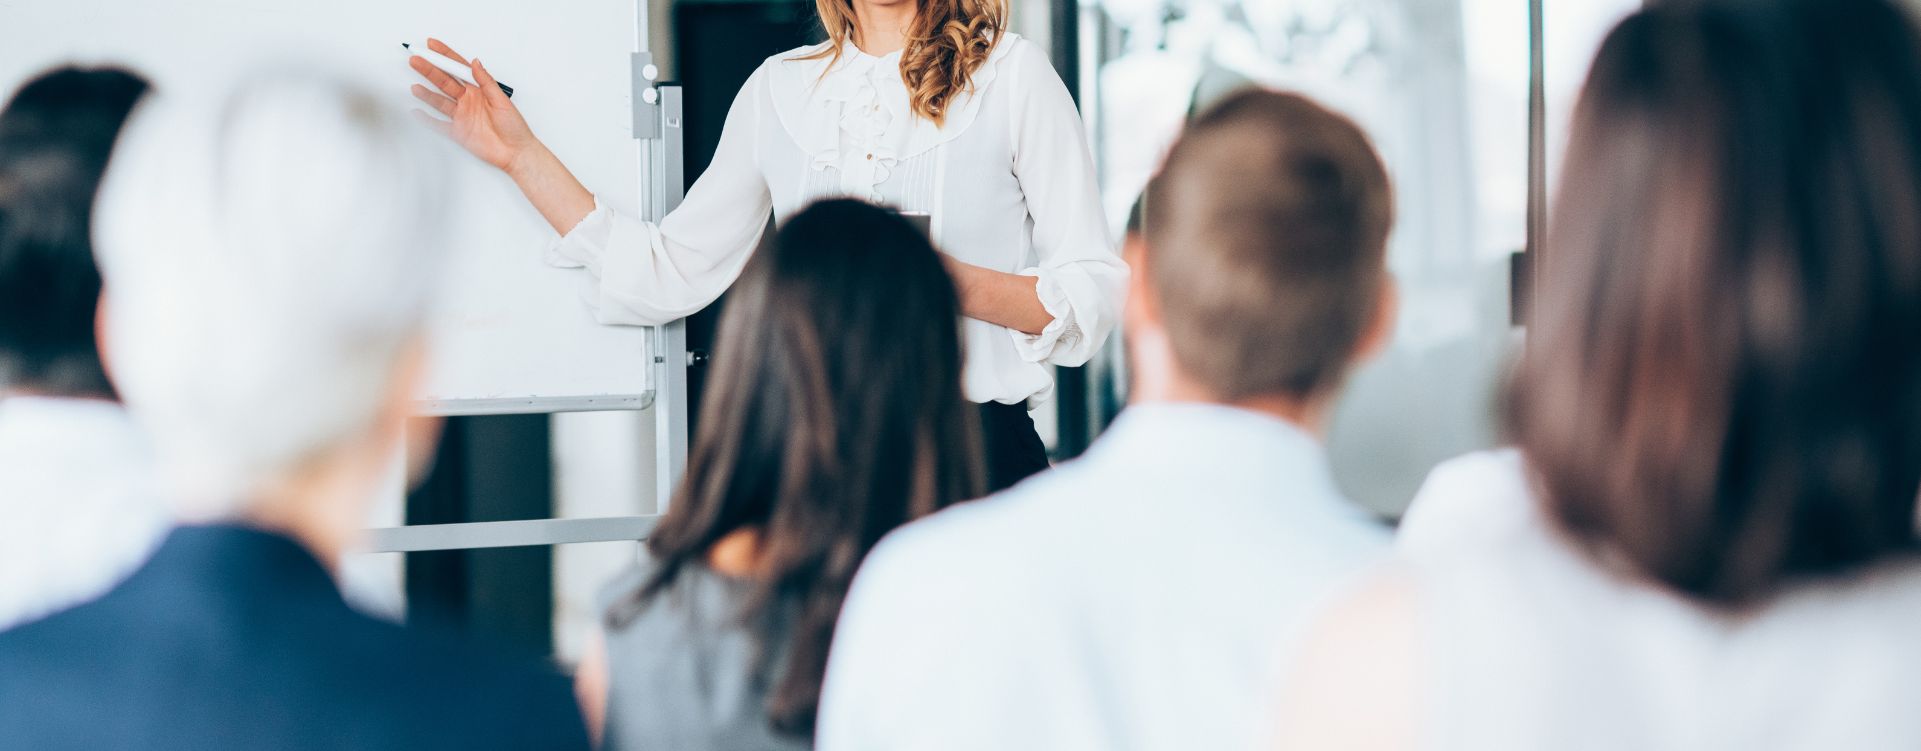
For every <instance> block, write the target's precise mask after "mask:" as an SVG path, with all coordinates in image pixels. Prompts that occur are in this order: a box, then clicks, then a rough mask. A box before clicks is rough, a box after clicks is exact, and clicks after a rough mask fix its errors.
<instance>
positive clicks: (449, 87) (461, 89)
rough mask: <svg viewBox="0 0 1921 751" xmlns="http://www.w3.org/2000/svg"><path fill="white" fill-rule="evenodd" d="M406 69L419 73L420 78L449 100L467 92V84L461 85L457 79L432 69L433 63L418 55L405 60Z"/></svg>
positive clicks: (442, 71) (444, 72)
mask: <svg viewBox="0 0 1921 751" xmlns="http://www.w3.org/2000/svg"><path fill="white" fill-rule="evenodd" d="M407 67H409V68H413V69H414V72H415V73H419V74H420V75H421V77H422V78H425V79H427V82H428V83H431V84H433V85H434V88H436V89H440V93H442V94H446V95H447V98H449V99H459V98H460V95H461V94H464V93H466V91H467V84H464V83H461V82H460V80H459V79H457V78H454V77H453V76H450V75H447V72H446V71H444V70H441V69H439V68H436V67H434V64H433V63H430V62H427V60H426V58H423V57H421V56H419V55H414V56H412V57H409V58H407Z"/></svg>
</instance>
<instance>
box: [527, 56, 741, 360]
mask: <svg viewBox="0 0 1921 751" xmlns="http://www.w3.org/2000/svg"><path fill="white" fill-rule="evenodd" d="M765 85H766V83H765V81H764V76H763V74H762V73H761V72H760V71H756V72H755V73H754V75H753V76H752V77H750V78H748V79H747V83H746V84H745V85H743V86H741V87H740V93H739V94H738V95H736V96H735V97H734V104H733V106H732V107H731V108H729V109H728V110H727V121H726V123H725V124H724V125H723V126H722V128H721V134H720V145H719V146H718V147H717V148H716V149H715V150H714V161H713V163H712V164H710V165H708V167H707V171H706V172H703V173H701V176H700V179H699V180H696V181H695V182H694V186H693V187H692V188H690V189H688V191H687V196H686V198H685V199H683V200H682V201H681V204H680V206H679V207H678V208H676V209H674V210H673V211H672V212H669V213H668V214H667V216H666V217H665V218H664V219H662V220H661V221H660V223H659V224H655V223H653V222H647V221H642V220H641V219H639V218H637V217H634V216H631V215H629V214H626V213H623V212H620V211H616V210H614V209H612V208H609V207H608V206H606V205H604V204H602V203H600V200H599V198H595V200H594V210H593V211H592V212H591V213H589V214H587V216H586V217H585V218H583V219H581V220H580V223H579V224H577V225H575V226H574V228H573V229H572V230H569V231H568V232H567V234H566V235H563V236H561V238H560V239H558V240H556V241H555V242H554V244H553V245H552V246H551V247H549V248H548V250H547V255H546V259H547V261H548V262H549V263H552V264H554V265H557V266H567V267H584V268H586V269H587V270H588V271H589V272H591V273H593V275H594V276H596V277H598V278H599V280H600V285H599V294H597V295H596V296H595V298H596V299H595V310H596V317H597V318H598V319H599V320H600V322H601V323H623V324H639V325H659V324H664V323H668V322H670V321H673V320H676V319H679V318H684V317H686V316H687V315H689V314H691V313H694V312H695V311H698V310H700V309H701V308H704V307H707V304H708V303H711V302H713V301H714V298H716V297H719V296H720V293H721V292H724V291H726V289H727V287H728V286H729V285H731V284H733V283H734V279H735V278H736V277H738V276H740V270H741V268H742V267H743V266H745V265H746V264H747V259H748V257H749V256H751V255H752V254H753V251H754V246H755V245H757V244H758V243H759V242H760V235H761V232H762V231H764V230H765V229H766V227H767V218H768V215H769V213H770V212H771V211H772V210H773V204H772V198H771V196H770V194H769V192H768V188H767V181H766V179H765V178H764V177H763V176H762V174H761V170H760V167H759V164H758V160H759V155H758V153H757V149H756V146H755V144H756V140H755V139H756V134H757V133H758V131H759V120H760V118H761V117H763V116H765V115H763V113H762V111H761V110H762V103H763V102H764V101H765V99H766V95H765V93H764V92H763V87H764V86H765Z"/></svg>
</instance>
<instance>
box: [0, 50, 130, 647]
mask: <svg viewBox="0 0 1921 751" xmlns="http://www.w3.org/2000/svg"><path fill="white" fill-rule="evenodd" d="M146 91H147V82H146V81H145V80H143V79H141V78H140V76H138V75H135V74H133V73H129V72H127V71H124V70H116V69H111V68H105V69H81V68H61V69H57V70H53V71H49V72H47V73H45V74H42V75H40V76H39V77H36V78H34V79H33V80H31V81H28V82H27V84H26V85H25V86H23V87H21V89H20V91H19V92H17V93H15V94H14V96H13V99H12V100H11V101H9V102H8V103H7V106H6V109H5V110H3V111H0V629H5V628H7V627H9V626H12V625H15V624H17V623H20V622H23V621H27V620H31V619H33V618H37V617H40V616H43V615H46V614H48V613H51V612H53V611H55V610H59V609H61V608H65V607H68V606H71V605H75V604H78V603H80V602H83V601H86V600H88V599H91V598H93V597H96V596H98V595H99V594H100V593H102V592H105V591H107V590H108V589H109V588H111V587H112V586H113V585H114V584H116V583H118V582H119V581H120V579H121V578H122V577H125V576H126V575H127V574H128V573H129V572H131V571H132V570H133V569H134V567H136V566H139V565H140V562H141V561H143V560H145V559H146V556H147V554H148V553H150V552H152V550H153V547H154V545H156V544H158V543H159V541H160V537H161V536H162V535H164V534H165V533H166V530H167V522H166V520H167V517H166V514H165V513H164V511H163V506H162V505H161V504H160V503H158V502H156V501H155V500H154V498H153V496H152V494H151V493H150V492H149V491H150V490H151V483H150V477H149V476H148V474H147V469H148V467H149V462H148V459H149V457H148V455H147V452H146V448H145V446H144V445H143V444H142V442H141V440H140V438H139V436H138V433H137V432H136V431H135V430H134V429H133V426H132V423H131V421H129V420H128V419H127V416H126V414H125V412H124V411H122V409H121V408H120V405H119V404H118V403H116V401H115V396H114V391H113V386H111V385H109V384H108V382H107V374H106V371H105V369H104V368H103V367H102V366H101V364H100V355H99V350H98V348H97V347H96V346H95V343H94V310H95V309H96V308H97V307H98V303H99V298H100V272H99V270H98V269H96V268H94V265H93V247H92V242H91V240H90V238H89V234H90V232H89V226H90V217H91V215H92V213H93V194H94V190H95V188H97V187H98V186H99V184H100V173H101V172H102V171H103V170H105V169H106V166H107V153H108V152H109V151H110V150H112V148H113V141H114V137H115V136H117V135H118V134H119V133H120V124H121V122H122V121H124V120H125V119H126V117H127V112H128V111H130V110H131V109H132V108H133V105H134V102H135V101H137V100H138V99H139V98H140V96H141V95H142V94H144V93H146Z"/></svg>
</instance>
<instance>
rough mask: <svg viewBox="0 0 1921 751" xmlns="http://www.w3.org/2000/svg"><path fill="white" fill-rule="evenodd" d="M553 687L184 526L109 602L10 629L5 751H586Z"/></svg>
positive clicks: (313, 573)
mask: <svg viewBox="0 0 1921 751" xmlns="http://www.w3.org/2000/svg"><path fill="white" fill-rule="evenodd" d="M586 747H587V739H586V731H585V729H584V727H583V723H582V720H581V718H580V714H579V711H578V710H577V708H576V706H575V704H574V700H573V694H572V692H571V691H570V690H569V689H568V686H567V683H566V681H565V680H564V679H563V678H562V677H561V676H560V675H559V674H558V673H556V672H554V671H550V670H540V669H536V668H533V667H529V666H520V665H517V664H514V663H510V662H507V661H505V660H501V659H499V658H495V657H491V656H488V655H486V654H485V653H481V652H476V651H471V650H469V649H467V648H465V647H463V646H462V645H460V644H459V643H458V642H456V641H452V640H448V639H438V638H433V637H432V636H430V635H428V634H425V633H422V632H420V631H417V630H413V629H408V628H405V627H402V626H398V625H394V624H391V623H387V622H384V621H380V620H376V619H373V618H369V617H367V616H364V615H361V614H359V613H357V612H355V611H353V610H351V609H349V608H348V607H347V605H346V603H345V602H344V601H342V600H341V597H340V593H339V591H338V590H337V589H335V587H334V583H333V580H332V579H331V578H330V577H329V576H328V575H327V572H326V571H325V570H324V569H323V568H322V567H321V565H320V563H319V562H318V561H316V560H315V559H314V557H313V556H312V555H310V554H309V553H308V552H307V550H306V549H305V548H303V547H301V546H300V545H298V544H297V543H295V542H293V541H292V540H290V539H288V538H286V537H282V536H279V535H275V534H269V533H267V532H262V531H258V530H253V529H247V528H244V527H235V526H211V527H184V528H181V529H179V530H176V531H174V532H173V534H172V535H170V536H169V537H168V538H167V540H166V542H165V543H163V544H162V545H161V546H160V549H159V550H158V551H156V552H155V553H154V556H153V558H152V560H150V561H148V563H147V564H146V565H145V566H143V567H142V568H141V569H140V570H139V571H137V572H135V573H134V575H133V576H132V577H130V578H129V579H128V580H127V581H126V582H125V583H123V584H121V585H120V586H119V587H117V588H115V589H114V590H113V591H111V592H109V593H107V594H106V595H105V596H104V597H102V598H101V599H99V600H97V601H95V602H92V603H89V604H86V605H81V606H79V607H77V608H74V609H72V610H68V611H65V612H62V613H58V614H55V615H53V616H50V617H48V618H46V619H43V620H40V621H36V622H33V623H28V624H25V625H22V626H19V627H16V628H14V629H12V630H9V631H5V632H0V749H123V748H128V749H136V748H137V749H241V748H245V749H353V750H356V751H359V750H363V749H364V750H368V751H371V750H373V749H383V750H384V749H432V748H450V749H451V748H461V749H584V748H586Z"/></svg>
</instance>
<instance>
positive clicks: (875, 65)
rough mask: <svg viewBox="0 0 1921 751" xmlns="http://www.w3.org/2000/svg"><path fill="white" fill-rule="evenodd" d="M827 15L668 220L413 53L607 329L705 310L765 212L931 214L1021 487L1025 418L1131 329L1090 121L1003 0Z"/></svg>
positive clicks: (499, 99)
mask: <svg viewBox="0 0 1921 751" xmlns="http://www.w3.org/2000/svg"><path fill="white" fill-rule="evenodd" d="M815 5H816V8H817V9H818V11H819V15H820V21H821V29H822V30H823V31H824V32H825V34H826V37H827V41H825V42H822V43H820V44H815V45H809V46H806V47H801V48H798V49H793V50H789V51H787V52H783V53H780V54H778V55H774V56H772V57H769V58H767V60H766V61H765V62H763V63H762V64H761V65H760V67H759V68H758V69H756V70H755V71H754V73H753V75H752V76H751V77H749V78H748V79H747V82H746V84H745V85H743V86H742V87H741V89H740V93H739V95H738V96H736V97H735V99H734V104H733V107H732V109H731V110H729V111H728V113H727V121H726V123H725V124H724V125H723V127H722V130H721V136H720V143H719V146H718V147H716V151H715V154H714V159H713V163H712V164H710V165H709V166H708V167H707V170H706V171H705V172H703V173H701V176H700V179H699V180H698V181H697V182H695V183H694V185H693V187H692V188H690V189H689V190H688V191H687V198H686V200H685V201H683V202H682V203H681V205H680V206H679V208H677V209H675V210H674V211H673V212H671V213H669V214H668V215H667V216H666V217H664V218H662V219H661V220H660V221H659V222H658V223H654V222H646V221H641V220H640V219H637V218H635V217H632V216H629V215H626V214H623V213H621V212H619V211H618V210H616V209H615V208H614V207H610V206H606V205H604V204H601V203H600V202H599V201H598V200H597V199H596V198H595V196H594V194H593V193H592V192H591V191H589V190H588V188H587V187H586V186H584V185H582V184H581V183H580V181H579V180H577V179H575V177H574V176H573V174H572V173H571V172H569V171H568V170H567V167H566V166H565V165H563V164H561V162H560V160H559V159H558V158H556V157H555V156H554V154H553V152H551V151H549V150H548V149H547V147H546V146H544V145H542V144H541V142H540V140H539V139H538V138H536V137H535V136H534V133H533V130H532V129H531V128H530V127H529V126H528V124H527V121H526V120H525V119H523V118H522V117H521V115H520V112H519V110H517V109H516V108H515V107H514V104H513V101H512V100H511V99H508V98H507V96H506V95H505V94H504V93H502V92H501V90H500V89H499V87H498V86H496V85H495V84H494V80H493V78H492V76H491V75H490V74H489V73H488V72H487V68H486V66H484V65H482V64H481V63H480V61H479V60H474V61H472V62H471V63H469V62H468V61H467V60H466V58H463V57H461V56H460V55H459V54H458V53H456V52H454V50H452V49H451V48H449V47H447V45H445V44H442V43H440V42H438V41H429V43H428V46H429V48H430V51H431V54H437V55H443V56H446V57H448V58H450V59H452V60H454V61H456V62H459V63H461V64H463V65H468V67H470V68H471V73H472V77H473V80H474V81H476V82H478V84H479V85H478V86H476V85H472V84H468V83H465V82H463V81H460V80H458V79H456V78H454V77H453V76H450V75H447V74H446V73H444V72H442V71H441V70H440V69H438V68H435V67H434V66H433V65H431V64H429V63H428V62H427V61H426V60H425V59H422V58H418V57H416V58H413V59H412V61H411V64H412V66H413V68H414V70H415V71H417V72H419V73H420V74H421V75H422V76H424V77H425V78H426V79H427V82H428V83H430V84H432V88H429V87H427V86H422V85H415V86H414V95H415V96H416V97H418V98H419V99H420V100H421V101H422V102H424V103H426V104H427V105H428V106H430V107H432V108H433V109H434V110H435V111H437V112H439V113H440V114H441V115H444V116H445V117H446V118H447V119H446V120H439V119H437V118H431V116H429V117H430V119H433V120H434V122H435V124H436V125H438V126H439V127H440V128H441V129H442V130H443V131H445V132H446V133H447V134H448V135H449V136H450V137H452V138H453V139H454V140H455V141H457V142H459V143H460V144H461V145H462V146H464V147H466V148H467V149H468V150H469V151H471V152H473V154H474V155H475V156H477V157H479V158H480V159H481V160H482V161H485V162H487V163H488V164H491V165H493V166H495V167H497V168H499V169H501V170H502V171H504V172H506V173H507V174H508V175H509V176H511V177H512V178H513V180H514V182H515V184H517V185H519V186H520V189H521V192H522V193H524V194H525V195H526V196H527V200H528V201H529V202H531V203H532V204H533V205H534V207H535V208H536V209H538V210H539V211H540V213H541V215H542V216H543V217H545V218H546V219H547V222H548V223H549V224H550V225H552V226H553V228H554V231H555V232H558V233H561V235H562V236H561V239H560V241H559V242H558V243H557V244H555V246H554V248H553V251H552V253H551V254H550V256H549V258H550V260H552V261H553V262H554V263H557V264H559V265H563V266H580V267H584V268H586V269H587V271H588V272H590V273H592V274H593V275H594V276H596V277H597V278H598V279H599V280H600V290H599V294H598V296H597V303H598V311H599V316H600V319H601V320H602V321H603V322H606V323H629V324H660V323H665V322H668V321H672V320H674V319H676V318H680V317H682V316H686V315H688V314H690V313H693V312H695V311H697V310H700V309H701V308H704V307H706V306H707V304H708V303H710V302H712V301H713V300H714V298H716V297H718V296H719V295H720V294H721V292H722V291H724V290H726V289H727V287H728V285H730V284H732V283H733V281H734V277H735V276H736V275H738V274H739V273H740V270H741V268H742V266H743V265H744V264H745V263H746V262H747V257H748V255H749V254H750V253H751V252H752V251H753V249H754V247H755V243H756V241H757V238H759V237H760V234H761V231H762V229H763V228H764V227H765V226H766V225H767V219H768V217H769V215H771V216H772V217H773V218H774V219H775V221H776V222H785V221H786V220H787V218H788V217H789V216H791V215H792V214H793V213H794V212H796V211H798V210H800V208H801V207H803V206H805V205H807V204H808V203H810V202H812V201H814V200H817V199H820V198H825V197H835V196H848V197H853V198H859V199H861V200H865V201H870V202H874V203H878V204H883V205H886V206H889V207H891V208H895V209H899V210H902V211H910V212H918V213H924V214H926V215H927V218H928V224H929V230H930V235H931V237H932V238H933V241H934V245H935V247H937V248H939V249H940V250H941V252H942V253H943V254H945V255H944V256H943V258H944V260H945V261H946V262H947V268H948V270H949V271H950V272H951V273H952V274H953V276H954V279H955V283H956V287H957V288H958V290H959V294H960V309H959V314H960V315H962V316H965V317H966V320H965V321H964V323H963V326H962V336H963V338H964V340H965V341H966V343H967V367H966V369H965V370H964V371H963V373H962V385H963V390H964V392H965V393H966V395H967V398H968V400H969V401H972V402H975V403H977V404H979V405H980V407H979V410H978V411H979V413H980V420H981V425H982V431H983V432H982V435H983V439H984V441H985V447H986V452H987V453H986V460H987V468H988V477H989V483H990V486H991V488H992V489H996V490H998V489H1000V488H1004V487H1007V486H1009V485H1012V484H1014V483H1015V482H1016V481H1018V480H1020V479H1022V478H1024V477H1027V476H1028V475H1031V474H1033V473H1035V472H1039V471H1041V470H1043V469H1046V468H1047V453H1046V449H1045V448H1044V447H1043V446H1042V444H1041V439H1040V436H1039V434H1038V433H1036V432H1035V429H1034V423H1033V421H1032V419H1030V418H1029V417H1028V414H1027V405H1028V402H1029V400H1035V401H1039V400H1044V399H1046V398H1047V397H1048V396H1049V395H1050V394H1051V393H1053V387H1054V382H1053V376H1052V371H1051V369H1050V368H1049V366H1051V365H1068V366H1072V365H1080V364H1082V363H1085V362H1086V361H1087V360H1088V358H1089V357H1091V356H1092V355H1093V354H1094V353H1095V352H1096V351H1098V350H1099V349H1100V347H1101V343H1102V342H1103V341H1104V340H1106V338H1107V335H1108V333H1109V332H1111V331H1113V329H1114V326H1115V324H1116V323H1117V322H1118V320H1119V318H1120V307H1121V294H1122V286H1123V282H1124V280H1125V278H1126V267H1125V265H1123V264H1122V263H1121V260H1120V258H1119V257H1118V254H1117V253H1116V252H1115V248H1114V245H1113V243H1112V242H1111V240H1110V239H1109V238H1108V234H1107V233H1108V228H1107V220H1106V218H1105V216H1104V213H1103V211H1102V208H1101V201H1100V192H1099V185H1098V183H1097V182H1096V180H1095V177H1094V162H1093V158H1092V156H1091V155H1090V153H1089V151H1088V148H1087V139H1086V135H1085V132H1086V129H1085V127H1084V126H1083V124H1082V123H1081V119H1080V115H1079V113H1078V112H1077V111H1076V110H1075V108H1074V101H1073V99H1072V98H1071V97H1070V96H1069V95H1068V92H1067V88H1066V87H1065V86H1064V85H1062V83H1061V79H1060V76H1059V75H1058V74H1056V73H1055V72H1054V68H1053V66H1052V65H1051V64H1050V63H1049V62H1048V60H1047V54H1046V53H1045V52H1044V51H1043V50H1041V49H1040V47H1039V46H1037V45H1035V44H1034V43H1032V42H1030V41H1027V40H1025V39H1022V38H1021V37H1020V35H1018V34H1014V33H1012V32H1009V31H1007V20H1008V19H1007V3H1006V0H816V3H815ZM881 283H883V284H885V283H887V282H886V281H885V280H883V281H882V282H881ZM868 291H869V290H863V289H850V290H848V291H847V293H848V294H865V293H867V292H868ZM825 333H827V334H828V335H829V336H832V335H834V332H832V331H828V332H825Z"/></svg>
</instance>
